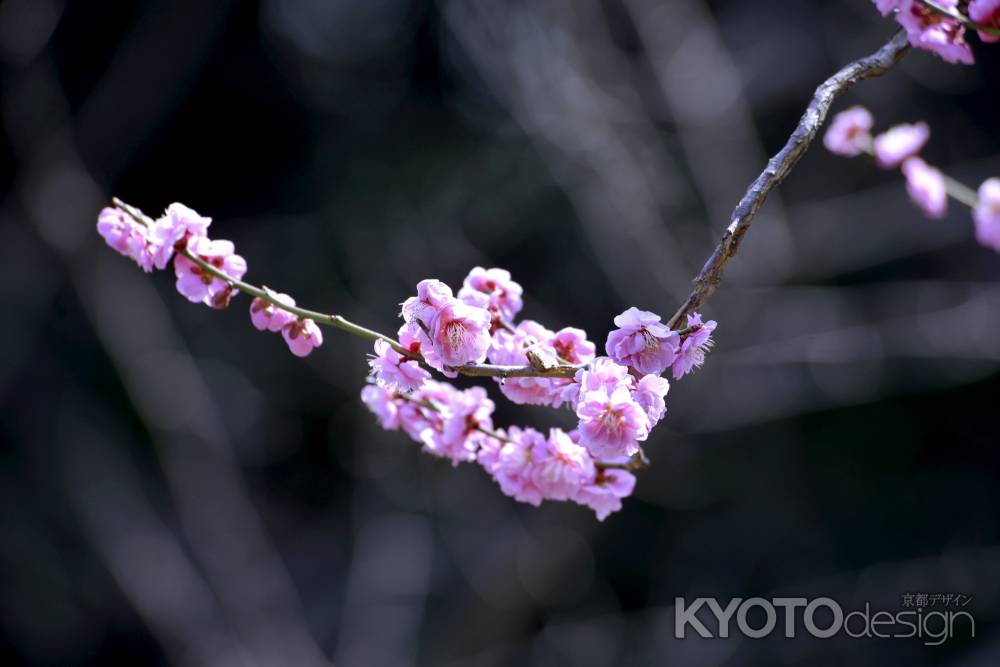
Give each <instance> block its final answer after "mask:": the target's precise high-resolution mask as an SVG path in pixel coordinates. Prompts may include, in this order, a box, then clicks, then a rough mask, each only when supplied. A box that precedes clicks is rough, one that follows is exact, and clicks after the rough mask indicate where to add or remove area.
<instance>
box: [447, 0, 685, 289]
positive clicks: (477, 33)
mask: <svg viewBox="0 0 1000 667" xmlns="http://www.w3.org/2000/svg"><path fill="white" fill-rule="evenodd" d="M444 12H445V16H446V19H447V21H448V26H449V27H450V29H451V31H452V32H453V33H454V34H455V36H456V37H457V39H458V40H459V41H460V42H461V44H462V46H463V47H464V48H465V49H466V51H467V52H468V54H469V55H470V57H471V58H472V59H473V61H474V62H475V64H476V66H477V68H478V70H479V72H480V74H481V75H482V76H483V78H484V79H485V80H486V81H487V82H488V83H489V84H490V87H491V89H492V90H493V92H494V93H495V94H496V95H497V96H498V97H499V98H500V99H501V100H502V101H503V103H504V105H505V106H506V107H507V108H508V109H509V110H510V112H511V114H512V115H513V116H514V118H515V119H516V120H517V121H518V123H519V124H520V125H521V126H522V128H523V129H524V131H525V132H526V133H527V134H528V136H529V137H531V138H532V139H533V140H534V141H535V144H536V147H537V149H538V150H539V152H540V153H541V154H542V156H543V157H544V158H545V160H546V163H547V164H548V166H549V169H550V171H551V172H552V174H553V176H554V177H555V178H556V180H557V181H558V182H559V183H560V184H561V186H562V188H563V189H564V190H565V192H566V194H567V196H568V197H569V199H570V201H571V202H572V204H573V206H574V208H575V210H576V212H577V214H578V216H579V220H580V224H581V228H582V231H583V232H584V233H585V234H586V235H587V238H588V239H589V241H590V248H591V251H592V252H593V253H594V255H595V257H596V259H597V261H598V264H599V266H598V268H599V269H600V270H601V272H602V273H603V274H604V275H605V276H606V277H607V279H608V280H609V281H610V284H611V285H613V287H614V289H615V291H616V292H617V297H618V300H619V301H620V302H622V303H626V302H628V303H649V304H658V303H663V302H664V301H665V300H667V301H670V300H675V296H676V294H677V289H678V286H679V285H683V284H685V283H686V282H687V280H688V276H687V273H688V262H687V259H686V257H685V255H684V253H683V249H682V248H681V247H680V246H679V245H678V243H677V240H676V239H675V238H674V236H673V234H672V232H671V228H670V227H668V226H666V225H664V224H663V220H664V219H672V218H674V217H675V216H676V215H677V214H678V213H680V212H681V211H683V210H684V209H685V208H687V207H689V206H690V205H691V201H690V200H689V199H688V198H686V197H685V195H684V193H683V189H682V187H681V179H680V177H679V174H678V171H677V168H676V166H675V165H674V164H673V162H672V161H671V159H670V157H669V156H667V155H665V153H664V151H663V150H662V149H661V148H660V147H659V146H660V143H661V142H660V140H659V138H658V135H657V133H656V131H655V129H654V128H653V126H652V125H651V123H650V122H649V120H648V118H647V117H646V115H645V113H644V111H643V109H642V108H641V106H640V104H639V100H638V97H637V95H636V93H635V91H633V90H631V89H630V86H629V85H628V82H629V81H630V80H631V79H632V73H631V71H630V69H629V64H628V63H627V62H626V61H625V60H624V59H623V58H622V57H621V55H620V54H619V53H617V52H616V51H615V49H614V47H613V45H612V44H611V43H610V36H609V34H608V32H607V27H606V24H605V22H604V20H603V19H602V17H600V15H599V12H600V7H599V5H598V4H597V3H573V2H569V1H560V2H550V3H532V2H513V3H500V4H498V3H492V2H478V1H476V0H472V1H469V2H448V3H444ZM585 54H586V57H585ZM588 59H590V60H593V61H596V62H597V63H599V64H600V68H599V70H597V71H594V70H591V69H588V67H587V60H588ZM609 221H613V224H609Z"/></svg>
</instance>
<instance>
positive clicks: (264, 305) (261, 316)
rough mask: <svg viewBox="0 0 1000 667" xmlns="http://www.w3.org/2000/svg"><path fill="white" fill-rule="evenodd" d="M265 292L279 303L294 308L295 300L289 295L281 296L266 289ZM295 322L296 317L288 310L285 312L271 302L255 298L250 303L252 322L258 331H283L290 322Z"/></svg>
mask: <svg viewBox="0 0 1000 667" xmlns="http://www.w3.org/2000/svg"><path fill="white" fill-rule="evenodd" d="M264 291H265V292H267V294H268V295H269V296H270V297H271V298H272V299H275V300H277V301H280V302H281V303H283V304H285V305H286V306H294V305H295V299H293V298H292V297H290V296H288V295H287V294H279V293H278V292H273V291H271V290H269V289H267V288H266V287H265V288H264ZM293 320H295V315H292V314H291V313H290V312H288V311H287V310H283V309H281V308H279V307H278V306H276V305H274V304H273V303H271V302H270V301H264V299H261V298H260V297H254V300H253V301H252V302H250V322H251V323H252V324H253V325H254V328H256V329H257V331H281V330H282V329H283V328H285V325H286V324H288V323H289V322H292V321H293Z"/></svg>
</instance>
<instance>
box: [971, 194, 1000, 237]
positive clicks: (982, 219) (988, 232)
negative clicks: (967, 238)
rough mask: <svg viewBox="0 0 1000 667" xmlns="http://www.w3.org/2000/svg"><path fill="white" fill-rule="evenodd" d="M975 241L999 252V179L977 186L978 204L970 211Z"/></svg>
mask: <svg viewBox="0 0 1000 667" xmlns="http://www.w3.org/2000/svg"><path fill="white" fill-rule="evenodd" d="M972 219H973V220H974V221H975V223H976V240H978V241H979V242H980V243H982V244H983V245H984V246H986V247H987V248H993V249H994V250H996V251H997V252H1000V178H991V179H988V180H986V181H984V182H983V184H982V185H980V186H979V202H978V203H977V204H976V207H975V208H974V209H972Z"/></svg>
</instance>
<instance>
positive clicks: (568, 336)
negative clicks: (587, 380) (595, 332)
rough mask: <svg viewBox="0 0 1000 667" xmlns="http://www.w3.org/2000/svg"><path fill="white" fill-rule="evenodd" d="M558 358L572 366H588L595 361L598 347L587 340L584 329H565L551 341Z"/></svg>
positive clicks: (558, 332) (550, 343)
mask: <svg viewBox="0 0 1000 667" xmlns="http://www.w3.org/2000/svg"><path fill="white" fill-rule="evenodd" d="M549 345H550V346H551V347H552V349H553V350H554V351H555V353H556V356H558V357H559V359H561V360H562V361H565V362H569V363H571V364H587V363H590V362H591V361H593V360H594V355H595V353H596V351H597V346H595V345H594V344H593V343H591V342H590V341H589V340H587V332H586V331H584V330H583V329H576V328H573V327H565V328H563V329H560V330H559V331H557V332H556V333H555V335H553V336H552V337H551V338H550V339H549Z"/></svg>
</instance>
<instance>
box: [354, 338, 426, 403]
mask: <svg viewBox="0 0 1000 667" xmlns="http://www.w3.org/2000/svg"><path fill="white" fill-rule="evenodd" d="M368 365H369V366H371V369H372V375H373V376H374V377H375V381H376V382H377V383H378V384H379V385H381V386H383V387H386V388H387V389H390V390H395V391H402V392H410V391H413V390H414V389H419V388H420V386H421V385H422V384H423V383H424V381H426V380H428V379H430V377H431V374H430V373H428V372H427V371H426V370H424V369H423V368H421V367H420V364H419V363H418V362H416V361H414V360H413V359H408V358H406V357H404V356H403V355H401V354H400V353H399V352H397V351H396V350H394V349H393V347H392V346H391V345H389V343H388V341H385V340H382V339H379V340H377V341H375V356H374V357H373V358H372V359H370V360H369V361H368Z"/></svg>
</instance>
